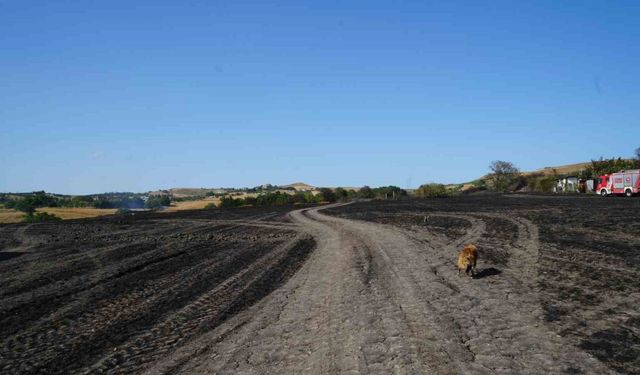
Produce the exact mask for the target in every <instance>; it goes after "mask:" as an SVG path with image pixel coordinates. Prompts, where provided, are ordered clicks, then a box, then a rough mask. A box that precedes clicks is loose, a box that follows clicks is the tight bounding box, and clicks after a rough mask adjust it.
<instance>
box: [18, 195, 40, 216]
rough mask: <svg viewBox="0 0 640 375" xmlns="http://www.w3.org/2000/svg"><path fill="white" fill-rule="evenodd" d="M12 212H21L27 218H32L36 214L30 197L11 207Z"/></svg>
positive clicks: (34, 205)
mask: <svg viewBox="0 0 640 375" xmlns="http://www.w3.org/2000/svg"><path fill="white" fill-rule="evenodd" d="M13 209H14V210H18V211H22V212H24V213H25V214H27V216H32V215H33V213H34V212H36V204H35V202H34V201H33V199H31V197H24V198H22V199H20V200H18V201H16V203H15V204H14V205H13Z"/></svg>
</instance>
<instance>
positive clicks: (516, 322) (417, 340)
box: [147, 208, 612, 374]
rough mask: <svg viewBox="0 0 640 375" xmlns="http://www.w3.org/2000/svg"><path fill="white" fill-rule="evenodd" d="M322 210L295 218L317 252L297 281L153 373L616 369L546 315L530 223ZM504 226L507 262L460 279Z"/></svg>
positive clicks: (485, 216)
mask: <svg viewBox="0 0 640 375" xmlns="http://www.w3.org/2000/svg"><path fill="white" fill-rule="evenodd" d="M321 210H322V208H312V209H303V210H298V211H294V212H292V213H291V214H290V215H291V219H292V220H293V222H294V223H297V224H298V225H300V227H301V230H302V231H305V232H308V233H309V234H310V235H312V236H313V237H314V239H315V241H316V243H317V248H316V250H315V251H314V252H313V253H312V254H311V256H310V257H309V259H308V260H307V262H306V263H305V264H304V266H303V267H302V268H301V269H300V270H299V271H298V272H297V273H296V274H295V275H294V276H293V277H291V278H290V279H289V280H288V282H287V283H286V284H285V285H283V286H282V287H281V288H279V289H277V290H275V291H274V292H273V293H271V294H270V295H269V296H267V297H266V298H264V299H262V300H261V301H260V302H259V303H257V304H255V305H253V306H252V307H250V308H248V309H246V310H244V311H243V312H241V313H239V314H237V315H235V316H233V317H232V318H230V319H228V320H227V321H225V322H224V323H222V324H221V325H219V326H217V327H216V328H215V329H213V330H211V331H209V332H207V333H204V334H203V335H201V336H199V337H198V338H197V339H195V340H193V341H192V342H190V343H188V344H186V345H184V346H182V347H180V348H179V349H177V350H176V351H175V352H173V353H172V354H171V355H169V356H168V357H166V358H165V359H163V360H161V361H159V362H157V363H156V364H155V365H152V366H151V367H149V368H148V369H147V372H148V373H236V374H264V373H290V374H300V373H312V374H326V373H380V374H388V373H415V374H424V373H431V374H494V373H508V374H513V373H517V374H551V373H553V374H562V373H567V374H608V373H612V371H611V370H610V369H608V368H606V367H605V366H604V365H603V364H602V363H601V362H599V361H598V360H596V359H595V358H594V357H592V356H591V355H590V354H587V353H586V352H584V351H582V350H580V349H578V348H577V347H576V346H574V345H571V344H570V343H568V342H567V341H565V339H564V338H563V337H560V336H559V335H557V334H555V333H554V332H552V331H551V330H550V329H549V328H548V327H547V326H546V325H545V324H544V323H543V317H542V315H543V311H542V310H541V304H540V300H539V296H538V293H537V291H536V290H537V288H536V285H535V284H536V274H537V272H538V270H537V268H536V267H537V264H538V251H539V249H538V247H539V241H538V231H537V227H536V226H535V225H533V224H531V223H530V222H529V221H527V220H526V219H523V218H512V217H510V216H507V215H501V214H496V213H485V214H481V213H476V214H474V215H471V216H470V215H464V216H462V215H460V214H455V213H430V214H429V215H428V216H426V215H425V217H424V220H425V222H426V221H428V220H433V221H438V220H441V221H442V220H445V221H446V220H455V221H458V222H460V223H461V225H460V226H459V227H460V228H462V229H461V231H460V232H459V233H457V234H456V235H452V236H448V235H445V234H438V233H435V232H430V231H418V232H417V231H410V230H407V229H406V228H402V227H400V226H390V225H384V224H378V223H373V222H367V221H360V220H350V219H345V218H337V217H333V216H328V215H325V214H322V213H321V212H320V211H321ZM496 223H501V224H496ZM496 225H503V226H509V227H510V228H513V231H514V236H513V239H512V243H509V246H506V247H504V248H505V249H508V250H505V251H508V254H504V256H502V257H497V256H496V254H493V255H492V256H493V257H494V258H495V259H496V262H498V263H499V264H500V267H499V268H495V267H488V265H491V264H492V263H491V262H486V261H485V263H483V265H484V267H483V266H481V267H480V268H481V273H480V275H479V278H477V279H470V278H466V277H462V278H459V277H458V276H457V274H456V271H455V269H454V259H455V255H456V254H455V251H456V249H457V248H458V247H459V246H460V245H461V244H463V243H467V242H476V241H478V240H480V239H481V237H483V236H485V235H486V233H487V232H488V231H491V230H494V229H495V228H493V227H495V226H496ZM488 250H489V249H488ZM496 251H497V250H496ZM489 253H490V250H489ZM481 254H482V253H481ZM500 262H501V263H500Z"/></svg>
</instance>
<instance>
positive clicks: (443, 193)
mask: <svg viewBox="0 0 640 375" xmlns="http://www.w3.org/2000/svg"><path fill="white" fill-rule="evenodd" d="M449 195H451V194H450V193H449V191H448V190H447V188H446V187H445V186H444V185H443V184H433V183H431V184H424V185H421V186H420V187H419V188H418V190H416V196H418V197H420V198H443V197H448V196H449Z"/></svg>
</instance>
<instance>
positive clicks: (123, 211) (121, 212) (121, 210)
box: [116, 207, 131, 215]
mask: <svg viewBox="0 0 640 375" xmlns="http://www.w3.org/2000/svg"><path fill="white" fill-rule="evenodd" d="M130 213H131V210H130V209H128V208H125V207H120V208H118V210H117V211H116V214H117V215H129V214H130Z"/></svg>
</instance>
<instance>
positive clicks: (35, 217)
mask: <svg viewBox="0 0 640 375" xmlns="http://www.w3.org/2000/svg"><path fill="white" fill-rule="evenodd" d="M59 220H62V219H61V218H59V217H58V216H56V215H54V214H49V213H46V212H36V213H34V214H31V215H26V216H25V217H24V219H22V221H24V222H25V223H39V222H42V221H59Z"/></svg>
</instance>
